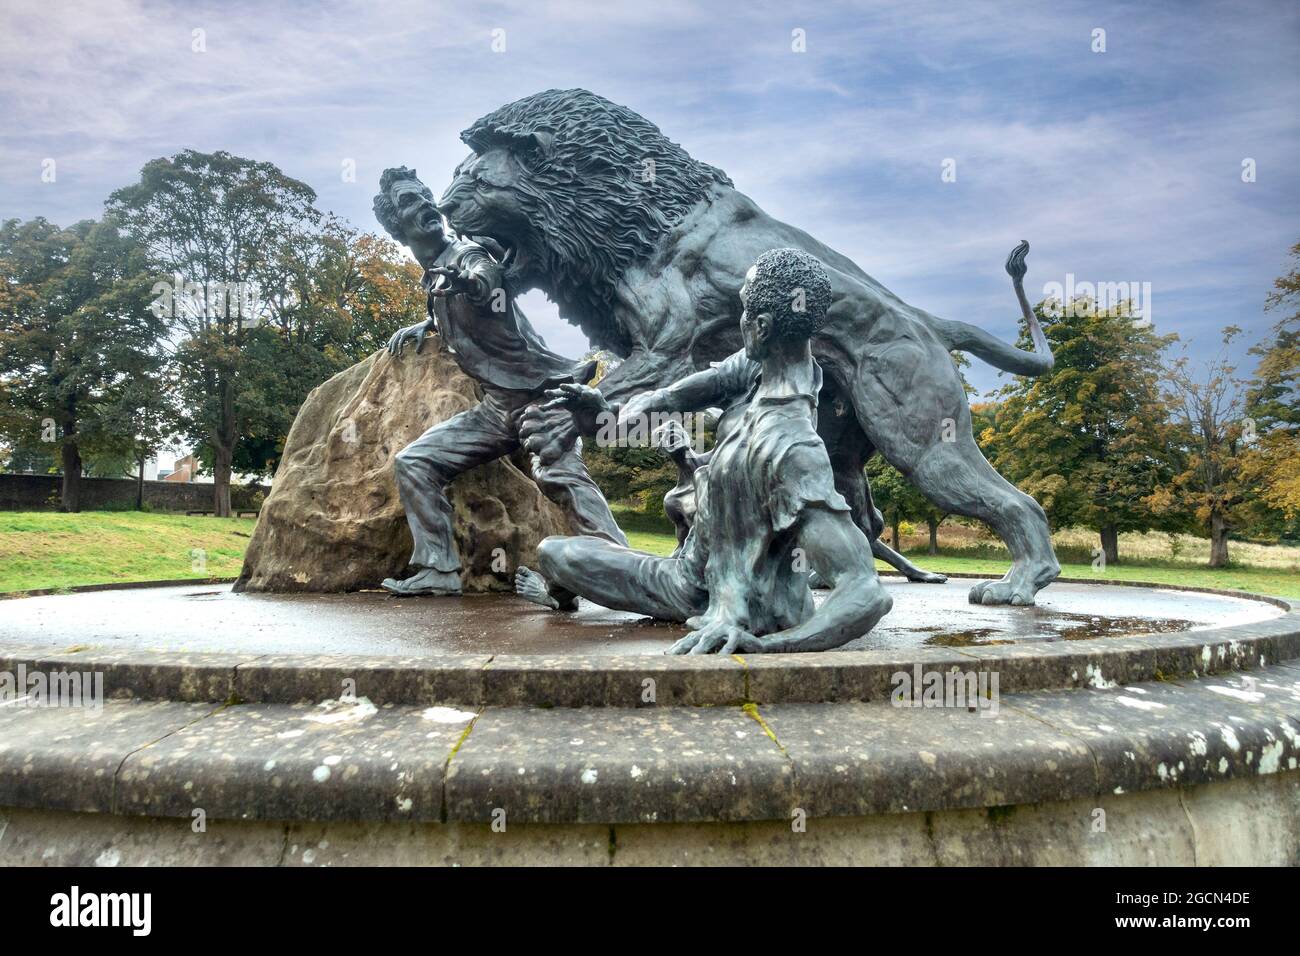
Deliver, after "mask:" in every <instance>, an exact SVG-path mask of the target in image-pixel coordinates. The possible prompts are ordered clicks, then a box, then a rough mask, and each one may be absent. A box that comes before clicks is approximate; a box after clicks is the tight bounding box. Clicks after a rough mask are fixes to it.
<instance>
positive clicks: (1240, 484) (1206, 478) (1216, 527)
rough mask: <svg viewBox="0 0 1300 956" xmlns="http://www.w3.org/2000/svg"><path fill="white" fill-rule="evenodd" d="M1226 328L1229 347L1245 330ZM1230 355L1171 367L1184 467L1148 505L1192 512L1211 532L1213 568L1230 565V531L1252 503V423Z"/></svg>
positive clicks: (1173, 404)
mask: <svg viewBox="0 0 1300 956" xmlns="http://www.w3.org/2000/svg"><path fill="white" fill-rule="evenodd" d="M1240 331H1241V330H1240V329H1239V328H1237V327H1235V326H1229V327H1228V328H1226V329H1224V333H1223V344H1224V346H1225V348H1226V346H1227V345H1228V344H1229V343H1230V342H1231V341H1232V339H1233V338H1234V337H1235V336H1236V335H1238V334H1239V333H1240ZM1225 354H1226V353H1221V354H1220V355H1219V356H1218V357H1216V358H1214V359H1211V360H1210V361H1208V362H1206V363H1204V364H1203V366H1202V367H1198V366H1197V365H1195V364H1194V363H1192V362H1191V361H1190V359H1189V358H1188V357H1187V356H1186V355H1180V356H1179V357H1178V358H1176V359H1175V360H1174V361H1172V362H1170V363H1168V364H1167V365H1166V372H1165V379H1166V387H1167V390H1168V395H1169V405H1170V408H1171V410H1172V413H1173V421H1174V425H1175V429H1176V432H1175V434H1176V442H1177V447H1178V448H1179V449H1180V450H1181V452H1182V462H1181V469H1180V470H1178V471H1177V473H1176V474H1174V475H1173V476H1172V478H1171V479H1170V480H1169V481H1168V482H1167V483H1163V484H1162V485H1161V486H1160V487H1158V488H1157V489H1155V490H1154V491H1153V492H1152V494H1151V495H1150V496H1149V497H1148V499H1147V500H1148V503H1149V504H1150V505H1151V506H1152V508H1153V510H1154V511H1156V512H1157V513H1164V514H1167V513H1171V512H1173V513H1177V512H1179V511H1187V512H1190V513H1191V514H1193V515H1194V516H1195V518H1196V520H1197V522H1198V523H1199V524H1200V526H1201V528H1202V529H1203V530H1204V531H1206V532H1207V533H1208V534H1209V536H1210V567H1212V568H1220V567H1223V566H1224V565H1226V564H1227V563H1228V535H1229V533H1230V532H1231V531H1232V530H1233V528H1234V527H1236V526H1237V524H1238V521H1237V518H1238V509H1239V508H1241V506H1243V505H1244V504H1246V503H1247V502H1249V501H1250V499H1251V497H1252V490H1251V486H1250V483H1249V481H1248V480H1247V479H1246V475H1245V457H1246V454H1247V451H1248V448H1247V442H1248V440H1249V439H1250V438H1251V437H1252V436H1251V435H1250V431H1251V426H1250V425H1249V424H1248V423H1247V420H1246V415H1245V389H1244V383H1242V382H1241V381H1240V380H1239V379H1238V378H1237V377H1236V368H1235V367H1234V366H1232V365H1230V364H1229V363H1228V360H1227V358H1226V357H1225Z"/></svg>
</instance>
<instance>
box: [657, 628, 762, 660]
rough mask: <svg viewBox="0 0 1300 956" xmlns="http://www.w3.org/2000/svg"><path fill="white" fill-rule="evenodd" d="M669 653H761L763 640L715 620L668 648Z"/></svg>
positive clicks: (741, 629) (742, 629)
mask: <svg viewBox="0 0 1300 956" xmlns="http://www.w3.org/2000/svg"><path fill="white" fill-rule="evenodd" d="M666 653H669V654H761V653H763V642H762V641H760V640H759V639H758V638H757V637H755V636H754V635H753V634H750V633H749V631H747V630H745V629H744V628H742V627H738V626H737V625H735V624H723V623H721V622H718V621H713V622H710V623H708V624H705V625H704V626H703V627H701V628H700V629H699V630H697V631H692V632H691V633H689V634H687V635H686V636H685V637H683V638H682V639H681V640H680V641H678V642H677V643H676V644H674V645H673V646H672V647H670V648H668V650H667V652H666Z"/></svg>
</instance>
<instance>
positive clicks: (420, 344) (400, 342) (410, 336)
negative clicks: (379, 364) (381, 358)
mask: <svg viewBox="0 0 1300 956" xmlns="http://www.w3.org/2000/svg"><path fill="white" fill-rule="evenodd" d="M433 327H434V323H433V319H425V320H424V321H423V322H417V323H416V324H415V325H408V326H407V327H406V328H404V329H398V330H397V331H396V332H394V333H393V337H392V338H391V339H389V340H388V354H389V355H401V354H402V347H403V346H404V345H406V343H407V342H415V354H416V355H419V354H420V349H422V348H424V336H425V333H427V332H430V331H432V329H433Z"/></svg>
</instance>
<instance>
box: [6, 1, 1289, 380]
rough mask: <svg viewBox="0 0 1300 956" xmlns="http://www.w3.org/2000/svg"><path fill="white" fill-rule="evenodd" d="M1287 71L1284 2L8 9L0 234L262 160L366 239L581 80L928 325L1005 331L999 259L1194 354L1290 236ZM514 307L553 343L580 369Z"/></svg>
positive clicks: (1254, 297) (1277, 268) (559, 338)
mask: <svg viewBox="0 0 1300 956" xmlns="http://www.w3.org/2000/svg"><path fill="white" fill-rule="evenodd" d="M1095 29H1103V30H1105V31H1106V52H1104V53H1095V52H1093V50H1092V43H1093V31H1094V30H1095ZM196 30H201V31H203V32H202V34H201V37H202V43H203V46H204V48H205V49H204V52H195V50H194V49H193V47H194V45H195V42H196V41H195V34H194V32H193V31H196ZM501 30H503V31H504V41H505V52H494V51H493V47H492V44H493V40H494V33H493V31H501ZM795 30H799V31H803V32H802V36H803V38H804V40H805V42H806V52H803V53H796V52H794V50H793V49H792V39H793V34H792V31H795ZM495 36H496V37H497V38H498V39H499V38H500V37H501V36H502V35H501V34H496V35H495ZM1298 53H1300V8H1296V7H1295V6H1294V5H1286V4H1275V3H1269V2H1258V3H1251V2H1247V3H1235V4H1232V5H1220V4H1210V3H1204V4H1200V3H1187V4H1161V3H1153V4H1143V5H1133V4H1124V3H1105V2H1103V3H1064V4H1061V3H1054V4H1050V5H1045V4H1028V3H1025V4H1005V3H962V4H953V3H950V2H944V3H920V2H907V0H900V2H879V3H818V4H805V5H801V4H797V3H788V2H769V0H764V2H757V3H754V2H750V3H745V2H736V3H734V4H721V3H717V2H704V0H700V2H695V0H661V2H655V3H653V4H641V3H630V4H617V3H608V2H565V0H544V2H534V3H522V2H520V3H502V2H496V3H493V2H480V3H474V4H466V3H463V2H461V3H454V2H447V0H441V2H433V3H430V2H415V0H409V2H408V0H398V2H375V3H343V2H325V3H306V2H302V3H288V4H265V3H257V2H251V0H232V2H210V3H203V2H200V3H180V2H149V0H84V2H64V3H49V2H47V0H42V2H33V0H16V2H15V0H10V2H8V3H6V4H5V6H4V8H3V10H2V11H0V57H2V58H3V61H4V63H5V70H4V71H3V73H0V107H2V108H3V112H4V115H5V117H6V122H5V123H4V124H2V125H0V183H2V184H3V186H4V189H3V193H2V195H0V215H3V216H13V215H17V216H33V215H45V216H47V217H48V218H51V219H53V220H55V221H60V222H67V221H72V220H74V219H77V218H83V217H86V216H94V215H97V214H98V213H99V211H100V209H101V205H102V202H103V200H104V198H105V197H106V196H107V195H108V193H109V192H110V191H111V190H112V189H114V188H116V187H118V186H120V185H123V184H125V183H128V182H130V181H132V180H133V179H134V178H135V176H136V175H137V174H138V171H139V168H140V166H141V165H142V164H143V163H144V162H146V161H147V160H149V159H151V158H153V157H155V156H160V155H167V154H170V153H174V152H176V151H177V150H179V149H182V148H185V147H194V148H198V149H205V150H213V149H228V150H230V151H232V152H236V153H240V154H243V155H248V156H253V157H256V158H259V159H267V160H271V161H273V162H275V163H277V164H279V165H280V166H281V167H282V168H283V169H285V171H286V172H288V173H289V174H290V175H293V176H296V177H298V178H300V179H303V180H304V181H306V182H308V183H309V184H311V185H312V186H313V187H314V188H315V189H316V190H317V191H318V193H319V194H320V197H321V204H322V205H323V206H324V207H326V208H329V209H331V210H333V211H335V212H338V213H339V214H341V215H344V216H345V217H347V218H349V219H350V220H352V221H353V222H354V223H355V224H357V225H359V226H362V227H366V228H371V227H372V223H371V214H370V196H371V193H372V192H373V187H374V184H375V182H376V180H377V177H378V174H379V171H380V170H381V169H382V168H384V167H385V166H389V165H394V164H398V163H406V164H407V165H414V166H417V167H418V168H419V169H420V171H421V173H422V174H423V175H424V176H425V177H426V179H428V180H429V181H430V182H431V183H432V184H435V188H437V186H438V185H440V184H441V180H442V179H443V177H444V176H445V175H446V174H447V173H448V172H449V171H450V169H451V167H452V166H453V165H454V164H455V163H456V162H457V161H458V160H459V159H460V158H462V156H463V154H464V152H465V149H464V147H463V146H462V145H461V144H460V142H459V141H458V139H457V134H458V132H459V131H460V130H461V129H462V128H463V127H464V126H466V125H467V124H468V123H469V122H470V121H472V120H473V119H474V118H476V117H477V116H479V115H480V114H482V113H483V112H485V111H487V110H489V109H491V108H493V107H495V106H497V105H499V104H501V103H503V102H505V101H507V100H509V99H513V98H515V97H518V96H521V95H524V94H527V93H530V92H534V91H536V90H539V89H544V88H547V87H555V86H558V87H564V86H585V87H587V88H589V89H593V90H595V91H596V92H599V93H602V94H603V95H605V96H608V97H610V98H611V99H614V100H617V101H620V102H624V103H627V104H628V105H629V106H631V107H633V108H635V109H637V110H639V111H640V112H642V113H644V114H645V115H646V116H648V117H650V118H651V119H653V120H654V121H655V122H656V123H658V124H659V125H660V127H661V128H663V129H664V131H665V132H667V133H668V134H669V135H670V136H672V137H673V138H675V139H677V140H678V141H680V142H682V143H683V145H685V146H686V147H687V148H688V149H689V150H690V151H691V152H692V153H693V154H694V155H696V156H698V157H699V158H701V159H704V160H706V161H708V162H711V163H714V164H716V165H719V166H721V167H723V168H724V169H726V170H727V171H728V172H729V173H730V174H731V176H732V178H733V179H734V180H735V181H736V183H737V185H738V187H739V188H741V189H742V190H743V191H745V192H747V193H749V194H750V195H751V196H753V197H754V198H755V199H756V200H757V201H758V202H759V203H760V204H761V205H763V206H764V207H765V208H766V209H767V210H768V211H769V212H771V213H772V214H773V215H777V216H779V217H781V218H783V219H787V220H788V221H791V222H793V223H795V224H796V225H799V226H801V227H803V228H805V229H807V230H808V231H810V232H812V233H814V234H815V235H817V236H818V237H819V238H821V239H823V240H825V241H828V242H830V243H831V244H832V245H834V246H836V247H838V248H840V249H841V250H842V251H844V252H846V253H847V254H849V255H850V256H852V257H853V258H854V259H856V260H857V261H858V262H859V263H860V264H861V265H862V266H863V267H864V268H865V269H867V271H869V272H871V273H872V274H873V275H875V276H877V277H878V278H879V279H880V280H881V281H883V282H884V283H885V284H886V285H888V286H890V287H891V288H892V289H894V291H895V292H897V293H899V294H900V295H902V296H903V297H904V298H906V299H907V300H908V301H911V302H913V303H915V304H917V305H919V306H922V307H923V308H926V309H928V310H930V311H932V312H935V313H938V314H943V315H950V316H958V317H961V318H965V319H967V320H970V321H975V322H979V323H981V324H983V325H985V326H986V327H988V328H990V329H991V330H993V331H994V332H996V333H997V334H1000V335H1003V336H1010V335H1011V334H1012V333H1013V329H1014V317H1015V310H1014V309H1013V308H1012V302H1011V300H1010V296H1009V289H1008V288H1007V281H1006V277H1005V276H1004V275H1003V274H1002V272H1001V260H1002V257H1003V256H1004V255H1005V253H1006V251H1007V250H1008V249H1009V248H1010V246H1011V245H1012V244H1013V243H1014V242H1015V241H1016V240H1018V239H1020V238H1027V239H1029V240H1030V241H1031V243H1032V244H1033V246H1034V252H1033V253H1032V254H1031V258H1030V276H1029V281H1030V286H1031V288H1036V287H1037V285H1036V284H1038V283H1043V282H1048V281H1053V280H1056V281H1061V280H1063V279H1064V276H1065V274H1066V273H1067V272H1072V273H1074V274H1075V275H1076V276H1077V277H1079V278H1080V279H1091V280H1101V281H1124V280H1128V281H1139V282H1143V281H1146V282H1151V283H1152V288H1153V295H1154V307H1155V315H1156V324H1157V326H1159V327H1161V328H1162V329H1163V330H1166V331H1177V332H1179V333H1180V335H1182V336H1183V337H1184V338H1191V339H1192V340H1193V341H1194V343H1195V345H1196V348H1197V349H1199V348H1200V347H1201V345H1200V343H1202V342H1203V343H1204V349H1205V350H1206V351H1207V352H1208V351H1211V350H1213V349H1216V348H1217V347H1218V336H1217V334H1216V332H1217V329H1218V328H1219V327H1220V326H1222V325H1224V324H1227V323H1229V322H1231V323H1235V324H1238V325H1242V326H1243V327H1245V328H1247V329H1248V330H1251V331H1254V332H1255V333H1256V334H1259V333H1261V332H1262V330H1263V329H1264V328H1265V327H1266V325H1267V324H1268V317H1266V316H1265V315H1264V313H1263V311H1262V303H1263V298H1264V295H1265V294H1266V293H1267V291H1268V288H1269V286H1270V285H1271V282H1272V279H1273V278H1274V277H1275V276H1276V275H1278V274H1279V273H1280V272H1281V271H1282V270H1283V268H1284V266H1285V257H1286V249H1287V248H1288V246H1289V245H1290V244H1291V243H1292V242H1294V241H1295V239H1296V238H1297V232H1300V230H1298V229H1297V222H1300V215H1298V214H1300V186H1298V185H1297V178H1296V175H1295V170H1296V168H1297V161H1298V160H1300V121H1298V120H1297V117H1298V116H1300V110H1298V109H1297V106H1298V105H1300V104H1298V103H1297V100H1298V99H1300V97H1298V96H1297V94H1298V93H1300V78H1298V76H1297V67H1296V64H1297V63H1300V56H1297V54H1298ZM46 158H53V159H55V160H56V162H57V164H58V167H57V169H58V178H57V181H56V182H55V183H43V182H42V181H41V175H40V174H41V162H42V160H43V159H46ZM1246 158H1252V159H1254V160H1255V161H1256V162H1257V164H1258V179H1257V181H1256V182H1254V183H1244V182H1242V180H1241V162H1242V160H1243V159H1246ZM946 159H953V160H955V161H956V170H957V180H956V182H952V183H948V182H943V181H941V178H940V172H941V164H942V163H943V161H944V160H946ZM344 160H353V161H355V163H356V166H357V180H358V181H357V182H355V183H349V182H345V181H344V180H343V177H342V175H341V170H342V164H343V162H344ZM528 307H529V309H530V312H531V314H533V315H534V316H536V317H537V320H538V325H539V327H541V328H542V330H543V332H544V334H546V335H547V337H548V339H550V340H551V341H552V344H553V345H555V346H556V347H558V348H562V349H566V350H569V351H578V350H580V349H581V348H583V347H585V342H584V341H583V340H582V338H581V336H580V335H579V333H578V332H577V331H576V330H575V329H572V328H571V327H568V326H566V325H564V324H563V323H562V322H560V321H559V319H558V317H556V316H555V313H554V310H553V309H550V308H549V307H548V306H547V305H546V304H545V303H544V302H542V301H541V300H540V299H539V298H538V297H536V296H532V297H529V299H528ZM1243 348H1244V345H1243ZM973 377H974V379H975V381H976V382H977V384H979V385H981V386H985V387H987V386H989V385H992V384H994V383H995V382H996V379H995V378H994V377H993V374H992V372H991V370H987V369H983V368H981V367H977V368H976V369H975V370H974V371H973Z"/></svg>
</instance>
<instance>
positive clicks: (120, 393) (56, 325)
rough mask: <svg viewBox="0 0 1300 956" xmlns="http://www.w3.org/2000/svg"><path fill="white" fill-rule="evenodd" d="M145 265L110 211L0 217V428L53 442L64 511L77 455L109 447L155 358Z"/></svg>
mask: <svg viewBox="0 0 1300 956" xmlns="http://www.w3.org/2000/svg"><path fill="white" fill-rule="evenodd" d="M146 266H147V263H146V257H145V254H144V250H143V248H142V247H141V246H140V245H138V244H137V243H135V242H134V241H132V240H131V239H130V238H128V237H127V236H125V235H124V234H123V233H122V232H121V231H120V230H119V229H118V226H117V223H116V222H114V221H112V220H111V218H110V219H108V220H105V221H104V222H102V223H97V222H94V221H91V220H86V221H83V222H79V223H77V224H76V225H74V226H72V227H70V228H68V229H60V228H59V227H58V226H56V225H54V224H52V223H50V222H48V221H46V220H45V219H41V218H37V219H33V220H30V221H28V222H20V221H18V220H16V219H11V220H8V221H6V222H5V223H4V224H3V225H0V432H3V433H4V434H5V435H6V440H7V441H8V442H9V443H11V444H12V445H13V446H14V447H16V448H17V447H25V448H27V449H29V450H30V449H35V448H36V447H39V445H40V444H41V443H44V444H46V445H47V446H49V447H53V446H54V445H57V446H58V449H59V463H60V467H61V471H62V473H63V485H62V491H61V502H62V507H63V509H64V510H65V511H78V510H80V507H81V499H80V487H81V476H82V471H83V461H84V460H85V459H87V458H90V457H94V456H96V455H102V454H105V453H107V452H108V451H109V450H110V449H111V448H113V447H114V445H115V443H117V442H118V439H119V435H118V432H117V428H116V424H117V422H118V420H119V418H120V416H121V414H122V412H123V409H124V408H126V407H128V406H130V405H131V404H132V402H134V401H135V399H136V395H137V387H138V385H139V383H140V382H141V381H144V380H147V379H149V377H150V376H152V375H153V374H155V373H156V371H157V369H158V368H159V366H160V365H161V363H162V354H161V351H160V347H159V341H160V339H161V337H162V335H163V333H164V330H165V326H164V324H163V323H162V322H161V321H160V320H159V319H158V318H157V317H156V316H155V315H154V314H153V313H152V312H151V311H150V309H149V307H148V306H149V302H150V300H151V298H152V295H151V292H150V288H151V279H150V276H149V274H148V271H147V268H146Z"/></svg>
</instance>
